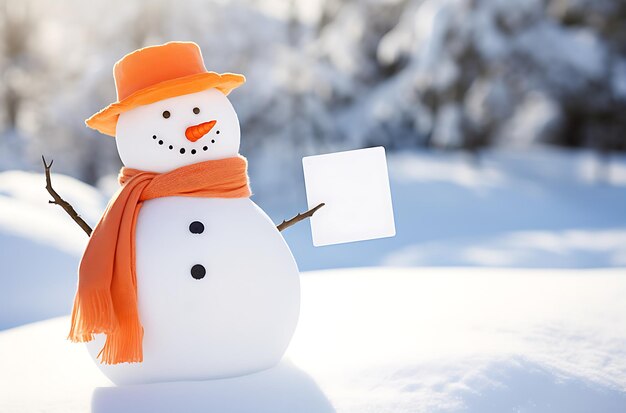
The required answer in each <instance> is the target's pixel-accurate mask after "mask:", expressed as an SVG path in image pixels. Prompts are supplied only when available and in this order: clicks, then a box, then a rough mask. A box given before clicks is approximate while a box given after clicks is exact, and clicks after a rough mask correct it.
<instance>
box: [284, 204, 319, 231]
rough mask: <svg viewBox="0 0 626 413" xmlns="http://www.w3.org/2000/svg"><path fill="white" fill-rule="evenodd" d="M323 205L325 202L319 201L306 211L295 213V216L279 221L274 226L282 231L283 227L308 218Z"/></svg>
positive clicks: (285, 227)
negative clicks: (319, 202)
mask: <svg viewBox="0 0 626 413" xmlns="http://www.w3.org/2000/svg"><path fill="white" fill-rule="evenodd" d="M324 205H326V204H325V203H323V202H322V203H321V204H319V205H318V206H316V207H315V208H311V209H309V210H308V211H306V212H303V213H301V214H298V215H296V216H295V217H293V218H291V219H288V220H286V221H283V222H281V223H280V224H279V225H277V226H276V229H277V230H279V231H282V230H284V229H287V228H289V227H290V226H292V225H293V224H295V223H298V222H300V221H302V220H304V219H307V218H310V217H311V216H313V214H315V212H316V211H317V210H318V209H320V208H321V207H323V206H324Z"/></svg>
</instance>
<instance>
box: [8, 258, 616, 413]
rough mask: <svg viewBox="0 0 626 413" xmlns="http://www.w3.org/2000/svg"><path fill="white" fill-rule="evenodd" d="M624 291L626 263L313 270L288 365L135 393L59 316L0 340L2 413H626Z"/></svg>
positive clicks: (149, 387)
mask: <svg viewBox="0 0 626 413" xmlns="http://www.w3.org/2000/svg"><path fill="white" fill-rule="evenodd" d="M625 296H626V277H625V276H624V273H623V270H620V269H602V270H600V269H597V270H532V269H526V270H520V269H495V268H490V269H486V268H412V269H400V268H385V267H381V268H363V269H344V270H329V271H321V272H311V273H305V274H303V276H302V313H301V318H300V323H299V325H298V329H297V331H296V335H295V336H294V339H293V340H292V342H291V345H290V348H289V350H288V352H287V356H286V358H285V360H284V361H283V362H281V363H280V364H279V365H278V366H277V367H275V368H272V369H270V370H266V371H263V372H260V373H256V374H252V375H248V376H243V377H239V378H232V379H226V380H214V381H198V382H175V383H160V384H151V385H137V386H128V387H114V386H112V384H111V383H110V382H108V380H107V379H106V378H105V377H104V376H103V375H102V374H101V373H100V372H99V370H98V368H97V367H96V366H95V365H94V364H93V362H92V361H91V359H90V358H89V356H88V354H87V351H86V350H85V348H84V347H82V345H80V344H71V343H69V342H68V341H66V340H65V336H66V333H67V329H68V327H69V320H68V318H67V317H61V318H56V319H51V320H48V321H44V322H39V323H35V324H30V325H26V326H22V327H18V328H15V329H11V330H7V331H4V332H2V333H0V366H2V368H1V369H0V389H1V390H0V411H2V412H5V413H19V412H32V411H39V412H64V413H72V412H85V411H89V410H90V409H91V411H92V412H172V411H186V412H201V411H202V412H207V411H215V412H275V413H281V412H285V413H293V412H315V413H324V412H335V411H336V412H355V413H356V412H358V413H363V412H396V413H402V412H407V413H408V412H411V413H415V412H481V413H489V412H498V413H499V412H505V411H516V412H551V413H554V412H567V413H574V412H603V413H612V412H616V413H617V412H624V411H626V350H625V349H626V330H625V329H624V328H622V326H624V325H626V300H624V297H625ZM181 351H184V349H181Z"/></svg>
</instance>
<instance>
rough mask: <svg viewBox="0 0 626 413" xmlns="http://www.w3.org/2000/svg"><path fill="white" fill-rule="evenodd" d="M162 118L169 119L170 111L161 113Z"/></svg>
mask: <svg viewBox="0 0 626 413" xmlns="http://www.w3.org/2000/svg"><path fill="white" fill-rule="evenodd" d="M163 117H164V118H165V119H167V118H169V117H170V111H169V110H166V111H165V112H163Z"/></svg>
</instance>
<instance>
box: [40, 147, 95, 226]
mask: <svg viewBox="0 0 626 413" xmlns="http://www.w3.org/2000/svg"><path fill="white" fill-rule="evenodd" d="M41 160H42V161H43V167H44V170H45V172H46V189H47V190H48V193H49V194H50V196H52V199H53V200H52V201H48V203H50V204H56V205H59V206H60V207H61V208H63V209H64V210H65V212H67V214H68V215H69V216H70V217H71V218H72V219H73V220H74V222H76V223H77V224H78V225H79V226H80V227H81V228H82V229H83V231H85V232H86V233H87V235H88V236H90V235H91V227H90V226H89V224H87V223H86V222H85V221H84V220H83V219H82V218H81V217H80V215H78V213H77V212H76V210H75V209H74V207H72V205H70V203H69V202H67V201H66V200H64V199H63V198H61V195H59V194H58V193H57V192H56V191H55V190H54V189H53V188H52V179H51V178H50V168H51V167H52V164H53V163H54V160H52V161H50V163H49V164H48V163H46V158H44V157H43V155H41Z"/></svg>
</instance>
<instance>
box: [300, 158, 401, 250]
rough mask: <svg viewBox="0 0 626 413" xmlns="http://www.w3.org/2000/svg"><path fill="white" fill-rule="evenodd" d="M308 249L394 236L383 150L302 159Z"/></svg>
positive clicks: (394, 229) (394, 230)
mask: <svg viewBox="0 0 626 413" xmlns="http://www.w3.org/2000/svg"><path fill="white" fill-rule="evenodd" d="M302 166H303V168H304V181H305V185H306V196H307V202H308V204H309V208H313V207H315V206H316V205H318V204H319V203H321V202H324V203H325V204H326V205H325V206H323V207H322V208H320V209H319V210H318V211H317V212H316V213H315V214H314V215H313V216H312V217H311V233H312V235H313V245H315V246H316V247H319V246H322V245H331V244H341V243H344V242H352V241H363V240H368V239H375V238H384V237H393V236H394V235H396V227H395V224H394V220H393V208H392V205H391V191H390V190H389V176H388V174H387V161H386V159H385V148H383V147H382V146H378V147H375V148H367V149H358V150H355V151H346V152H336V153H329V154H326V155H317V156H307V157H305V158H302Z"/></svg>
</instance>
